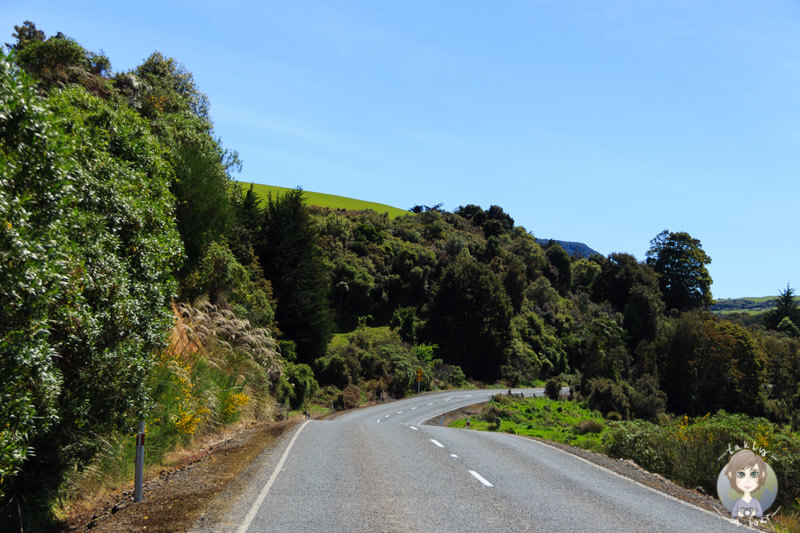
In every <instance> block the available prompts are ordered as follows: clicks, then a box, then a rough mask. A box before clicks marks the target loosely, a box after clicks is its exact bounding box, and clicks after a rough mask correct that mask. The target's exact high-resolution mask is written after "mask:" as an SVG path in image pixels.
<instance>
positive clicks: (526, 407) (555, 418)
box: [450, 394, 608, 450]
mask: <svg viewBox="0 0 800 533" xmlns="http://www.w3.org/2000/svg"><path fill="white" fill-rule="evenodd" d="M466 422H467V419H466V418H461V419H458V420H454V421H453V422H451V423H450V426H451V427H458V428H465V427H466ZM470 429H476V430H481V431H487V430H489V431H505V432H509V433H515V434H517V435H528V436H531V437H536V438H541V439H547V440H551V441H554V442H562V443H564V444H571V445H573V446H580V447H583V448H587V449H591V450H600V449H601V448H602V445H601V439H602V438H603V437H604V436H605V435H606V434H607V433H608V427H607V425H606V424H605V422H604V420H603V418H602V416H600V414H599V413H597V412H595V411H591V410H590V409H587V408H586V405H585V404H582V403H579V402H570V401H564V402H559V401H554V400H551V399H549V398H520V397H518V396H516V397H515V396H508V395H505V394H497V395H495V396H494V397H493V398H492V401H491V402H489V403H488V404H486V405H485V406H484V407H483V408H482V409H481V413H480V414H479V415H478V416H477V417H475V418H471V419H470Z"/></svg>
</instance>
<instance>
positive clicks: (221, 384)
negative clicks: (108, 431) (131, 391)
mask: <svg viewBox="0 0 800 533" xmlns="http://www.w3.org/2000/svg"><path fill="white" fill-rule="evenodd" d="M180 309H181V311H183V310H185V309H186V308H185V307H184V308H180ZM181 311H179V309H178V308H176V309H175V316H176V325H175V328H174V329H173V334H172V338H171V340H170V344H169V346H168V347H167V348H166V349H165V350H164V351H163V352H161V353H160V354H157V355H156V356H155V357H154V360H153V365H152V368H151V372H150V375H149V378H148V386H149V388H150V390H151V397H152V403H151V405H150V407H149V409H148V411H147V413H146V415H145V422H146V441H145V456H144V457H145V474H146V476H147V475H152V474H153V473H156V472H158V471H159V470H161V469H164V468H171V467H173V466H176V465H178V464H180V463H181V462H182V461H183V460H185V459H186V457H188V456H190V455H192V454H194V453H197V451H198V450H199V449H200V448H202V446H203V445H204V444H205V443H206V441H209V442H210V441H211V440H213V439H214V438H218V437H217V435H218V434H219V433H224V432H225V431H227V430H229V428H230V427H232V426H234V425H237V424H243V423H249V422H253V421H264V420H272V419H273V417H274V415H275V413H276V411H277V409H276V405H275V400H274V398H273V397H272V396H271V394H270V367H269V366H268V365H269V364H272V365H274V364H275V359H274V358H275V357H276V354H274V352H270V353H268V354H267V353H266V352H265V353H256V352H253V351H252V349H249V350H248V348H247V347H242V346H237V345H236V344H235V343H234V342H228V341H225V340H224V339H223V337H221V336H220V337H219V338H218V337H217V335H216V334H214V333H209V335H208V336H207V337H205V338H199V337H197V336H196V335H194V334H193V333H192V332H193V331H209V330H211V329H213V327H212V326H211V324H212V322H213V323H214V324H216V325H217V326H218V327H221V328H228V330H229V331H232V332H233V335H234V336H236V337H239V338H242V339H250V340H252V341H253V342H254V343H261V346H262V347H263V346H265V345H267V344H268V342H269V341H270V339H268V338H264V336H265V335H268V334H267V333H265V332H264V331H263V330H257V329H253V328H250V326H249V323H247V322H246V321H241V320H238V319H236V318H235V317H233V316H227V315H223V314H221V313H217V312H206V313H203V312H201V311H197V312H196V313H195V314H194V316H193V317H192V318H187V316H186V313H185V311H183V312H181ZM203 320H205V322H203ZM201 326H202V327H201ZM228 340H230V339H228ZM267 356H269V357H267ZM259 357H261V358H259ZM132 422H133V421H132ZM133 426H135V428H134V427H133ZM131 429H132V430H134V431H135V430H138V423H137V424H132V428H131ZM135 435H136V434H135V433H124V432H120V433H115V434H112V435H106V436H98V437H97V442H96V445H97V446H98V448H99V452H98V453H97V455H96V456H95V458H94V460H93V461H92V462H91V464H89V465H88V466H87V467H86V468H85V469H83V470H81V471H75V472H73V473H72V474H71V475H70V476H69V478H68V479H67V480H66V481H65V483H64V490H63V491H62V494H64V497H63V499H62V500H61V501H60V502H57V503H56V505H55V507H54V509H53V511H54V513H55V515H56V516H58V517H61V518H64V517H65V516H66V515H67V514H73V513H74V510H75V509H79V508H81V507H85V506H91V505H92V504H93V503H94V501H93V500H96V499H98V498H102V497H103V495H105V494H107V493H110V492H113V491H116V490H118V489H120V488H123V487H127V486H130V485H131V483H132V481H133V477H134V458H135V453H136V437H135ZM87 495H92V497H88V498H87Z"/></svg>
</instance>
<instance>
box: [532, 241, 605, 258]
mask: <svg viewBox="0 0 800 533" xmlns="http://www.w3.org/2000/svg"><path fill="white" fill-rule="evenodd" d="M550 241H552V242H555V243H557V244H558V245H559V246H561V247H562V248H563V249H564V251H565V252H567V253H568V254H569V255H570V256H571V257H589V256H590V255H592V254H596V253H599V252H597V251H595V250H592V249H591V248H589V247H588V246H586V245H585V244H583V243H582V242H573V241H559V240H557V239H536V242H538V243H539V245H540V246H547V245H548V244H549V243H550Z"/></svg>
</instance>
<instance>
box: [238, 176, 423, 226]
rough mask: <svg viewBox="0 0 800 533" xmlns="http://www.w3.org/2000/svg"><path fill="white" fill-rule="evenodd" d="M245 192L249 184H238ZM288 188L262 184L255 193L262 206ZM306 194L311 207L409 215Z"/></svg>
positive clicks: (361, 202) (362, 202)
mask: <svg viewBox="0 0 800 533" xmlns="http://www.w3.org/2000/svg"><path fill="white" fill-rule="evenodd" d="M238 183H239V185H240V186H241V187H242V190H243V191H247V189H249V188H250V184H249V183H244V182H238ZM291 190H292V189H289V188H287V187H275V186H273V185H262V184H260V183H255V184H253V191H255V193H256V195H258V197H259V198H260V199H261V201H262V205H263V203H264V202H266V201H267V195H269V194H270V193H271V194H272V195H273V197H274V196H276V195H279V194H284V193H286V192H288V191H291ZM303 192H304V193H305V197H306V201H307V202H308V204H309V205H318V206H320V207H330V208H332V209H347V210H349V211H362V210H365V209H372V210H373V211H375V212H376V213H388V214H389V218H392V219H394V218H397V217H400V216H403V215H407V214H408V213H409V211H406V210H405V209H400V208H398V207H392V206H390V205H386V204H379V203H375V202H367V201H365V200H356V199H354V198H346V197H344V196H336V195H335V194H325V193H321V192H312V191H303Z"/></svg>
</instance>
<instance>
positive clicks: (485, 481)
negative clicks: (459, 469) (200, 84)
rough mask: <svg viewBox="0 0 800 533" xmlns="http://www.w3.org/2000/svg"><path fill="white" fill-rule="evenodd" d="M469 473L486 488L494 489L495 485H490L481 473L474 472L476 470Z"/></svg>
mask: <svg viewBox="0 0 800 533" xmlns="http://www.w3.org/2000/svg"><path fill="white" fill-rule="evenodd" d="M469 473H470V474H471V475H472V477H474V478H475V479H477V480H478V481H480V482H481V484H483V485H484V486H486V487H494V485H492V484H491V483H489V481H488V480H487V479H486V478H485V477H483V476H482V475H480V474H479V473H477V472H476V471H474V470H470V471H469Z"/></svg>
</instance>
